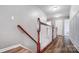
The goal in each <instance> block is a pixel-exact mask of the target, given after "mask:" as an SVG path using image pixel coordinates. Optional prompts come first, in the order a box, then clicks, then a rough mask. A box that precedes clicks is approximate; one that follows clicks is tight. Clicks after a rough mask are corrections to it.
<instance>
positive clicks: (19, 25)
mask: <svg viewBox="0 0 79 59" xmlns="http://www.w3.org/2000/svg"><path fill="white" fill-rule="evenodd" d="M17 27H18V28H20V29H21V30H22V31H23V32H24V33H25V34H26V35H27V36H29V37H30V38H31V39H32V40H33V41H34V42H35V43H36V44H37V41H35V39H34V38H33V37H32V36H31V35H30V34H29V33H28V32H27V31H25V30H24V29H23V28H22V26H20V25H17Z"/></svg>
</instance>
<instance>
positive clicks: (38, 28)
mask: <svg viewBox="0 0 79 59" xmlns="http://www.w3.org/2000/svg"><path fill="white" fill-rule="evenodd" d="M40 28H41V25H40V18H38V19H37V37H38V40H37V53H40Z"/></svg>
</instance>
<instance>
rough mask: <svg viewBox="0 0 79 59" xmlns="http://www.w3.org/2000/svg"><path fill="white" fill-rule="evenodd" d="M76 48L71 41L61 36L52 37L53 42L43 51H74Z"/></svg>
mask: <svg viewBox="0 0 79 59" xmlns="http://www.w3.org/2000/svg"><path fill="white" fill-rule="evenodd" d="M76 52H78V51H77V49H76V48H75V47H74V46H73V44H72V43H71V41H70V40H69V39H68V40H66V41H65V40H64V39H63V37H62V36H58V37H57V38H56V39H54V41H53V43H52V44H51V45H50V46H49V47H48V48H47V49H46V50H45V51H44V53H76Z"/></svg>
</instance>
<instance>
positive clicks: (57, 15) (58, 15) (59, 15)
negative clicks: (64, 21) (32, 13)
mask: <svg viewBox="0 0 79 59" xmlns="http://www.w3.org/2000/svg"><path fill="white" fill-rule="evenodd" d="M61 16H62V14H56V15H54V16H53V17H55V18H57V17H61Z"/></svg>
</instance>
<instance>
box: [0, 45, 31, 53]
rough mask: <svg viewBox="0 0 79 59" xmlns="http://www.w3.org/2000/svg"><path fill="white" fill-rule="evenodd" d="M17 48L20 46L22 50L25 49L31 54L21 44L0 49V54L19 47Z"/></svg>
mask: <svg viewBox="0 0 79 59" xmlns="http://www.w3.org/2000/svg"><path fill="white" fill-rule="evenodd" d="M19 46H21V47H23V48H25V49H27V50H29V51H31V52H32V50H31V49H29V48H26V47H25V46H23V45H22V44H16V45H13V46H10V47H7V48H3V49H0V53H1V52H5V51H7V50H10V49H13V48H16V47H19Z"/></svg>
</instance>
